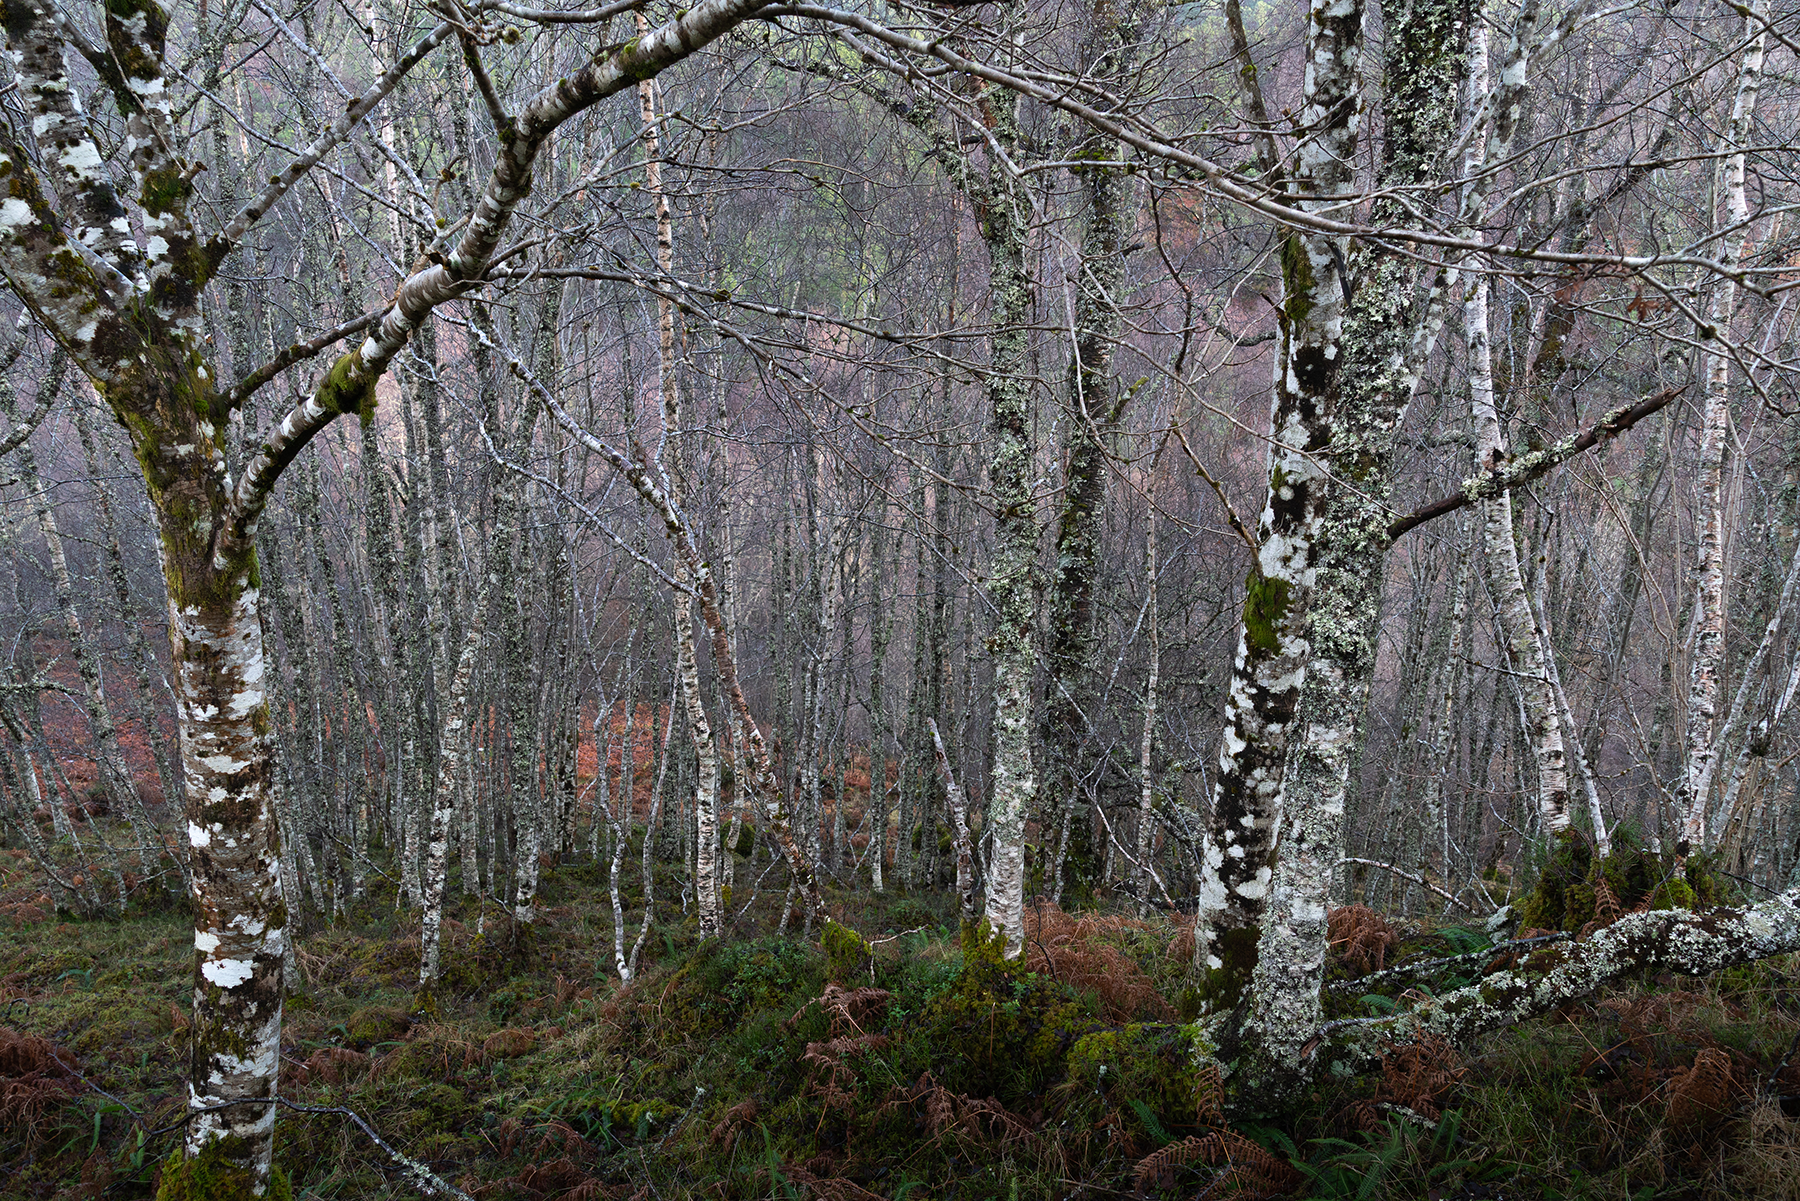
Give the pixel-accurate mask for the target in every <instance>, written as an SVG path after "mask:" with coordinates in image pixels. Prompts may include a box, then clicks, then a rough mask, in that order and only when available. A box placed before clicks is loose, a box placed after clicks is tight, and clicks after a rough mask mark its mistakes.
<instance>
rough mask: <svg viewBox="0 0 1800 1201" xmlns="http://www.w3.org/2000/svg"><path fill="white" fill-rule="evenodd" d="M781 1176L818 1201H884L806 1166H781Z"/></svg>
mask: <svg viewBox="0 0 1800 1201" xmlns="http://www.w3.org/2000/svg"><path fill="white" fill-rule="evenodd" d="M781 1174H782V1175H783V1176H785V1177H787V1182H788V1183H789V1184H797V1185H800V1186H801V1187H803V1188H805V1189H808V1190H810V1191H811V1193H812V1195H813V1196H814V1197H816V1198H818V1201H886V1198H884V1197H883V1196H882V1195H881V1194H880V1193H872V1192H870V1191H869V1190H868V1189H866V1188H864V1187H863V1186H862V1185H860V1184H858V1183H856V1182H855V1181H854V1180H845V1179H844V1178H843V1177H842V1176H820V1175H818V1174H817V1173H816V1172H814V1171H812V1170H811V1169H810V1168H808V1167H807V1166H806V1165H802V1164H791V1163H790V1164H782V1165H781Z"/></svg>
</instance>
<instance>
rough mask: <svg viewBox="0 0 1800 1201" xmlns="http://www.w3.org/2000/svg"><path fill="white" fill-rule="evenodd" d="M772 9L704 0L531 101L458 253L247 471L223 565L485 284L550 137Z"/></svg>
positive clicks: (405, 287)
mask: <svg viewBox="0 0 1800 1201" xmlns="http://www.w3.org/2000/svg"><path fill="white" fill-rule="evenodd" d="M768 2H769V0H705V2H704V3H702V4H699V5H697V6H695V7H694V8H691V9H688V10H687V11H685V12H683V13H682V14H681V15H680V16H679V17H677V18H676V19H675V20H673V21H670V22H668V23H666V24H664V25H661V26H659V27H658V28H656V29H654V30H652V31H651V32H649V33H647V34H645V35H644V36H643V37H641V38H637V39H634V40H633V41H630V42H627V43H625V44H624V45H623V46H620V47H618V48H617V49H615V50H613V51H612V52H610V53H608V54H606V55H605V57H604V58H601V59H598V60H597V61H595V62H594V63H592V64H590V65H589V66H588V67H587V68H586V69H584V70H582V71H578V72H576V73H575V74H573V75H570V76H568V77H566V78H563V79H559V80H557V81H556V82H555V83H554V84H552V85H550V86H549V87H546V88H544V89H542V90H540V91H539V92H538V93H537V94H536V95H534V96H533V97H531V99H530V100H528V101H527V102H526V103H525V105H524V106H523V108H522V109H521V110H520V112H519V115H518V116H517V117H516V118H515V119H514V120H513V121H512V123H511V126H510V128H509V129H508V130H506V131H503V132H502V134H501V137H500V152H499V154H498V156H497V157H496V159H495V162H494V168H493V171H492V172H491V173H490V174H489V176H488V181H487V186H486V187H485V188H484V189H483V190H482V194H481V199H480V201H479V202H478V203H477V204H476V206H475V211H474V212H473V213H472V214H470V216H469V222H468V226H467V227H466V228H465V229H464V230H463V234H462V237H461V238H460V239H459V240H458V241H457V243H456V246H455V247H454V249H452V250H451V252H450V253H449V254H448V255H437V256H434V257H435V261H434V262H432V263H431V264H430V265H429V266H427V267H424V268H423V269H421V270H418V271H414V272H413V273H412V274H411V275H409V276H408V277H407V278H406V279H405V280H403V281H402V282H401V284H400V286H399V288H398V289H396V290H395V292H394V298H393V300H392V301H391V302H390V303H389V304H388V306H387V308H386V309H384V310H383V311H382V313H381V316H380V318H379V320H377V321H375V322H373V323H372V324H373V327H374V328H373V329H372V330H371V331H370V333H369V335H368V336H367V337H366V338H365V339H364V340H363V343H362V345H361V346H359V347H357V348H356V349H355V350H352V351H350V352H349V353H348V354H345V355H343V356H342V357H340V358H339V359H338V360H337V362H335V363H334V364H332V366H331V369H330V370H329V371H328V372H327V373H326V375H325V378H324V379H323V380H322V381H321V382H320V383H319V385H318V386H317V387H316V388H315V389H314V390H313V392H312V394H311V395H309V396H308V397H307V398H306V400H304V401H303V402H301V404H300V405H299V406H298V407H297V408H295V409H294V410H293V411H292V412H290V413H289V414H288V415H287V417H286V418H285V419H284V420H283V421H282V423H281V427H280V428H279V429H278V430H276V431H275V433H274V434H273V435H272V436H271V437H270V438H268V439H267V440H266V441H265V442H264V443H263V445H262V447H261V449H260V450H258V452H257V453H256V455H255V456H254V457H253V458H252V460H251V461H250V462H249V463H248V464H247V465H246V466H245V469H244V473H243V476H242V477H241V478H240V479H239V480H238V484H237V487H236V488H235V489H234V490H233V494H232V500H231V509H230V511H229V513H227V514H226V518H225V520H224V522H223V523H221V525H220V528H219V533H218V535H217V538H216V539H215V543H214V559H215V561H216V562H223V561H225V560H228V559H229V558H230V557H231V556H233V555H234V554H237V553H240V552H241V551H242V549H243V548H244V547H246V546H248V545H249V542H250V540H251V539H252V538H253V536H254V533H255V526H256V520H257V518H258V517H259V516H260V515H261V513H262V510H263V506H264V505H266V504H267V503H268V498H269V492H270V490H271V489H272V488H273V487H274V485H275V481H276V479H278V478H279V477H280V475H281V472H282V470H283V469H284V468H286V466H287V465H288V463H290V462H292V461H293V458H294V456H295V455H297V454H298V453H299V452H300V450H301V448H302V447H304V446H305V445H306V443H307V442H309V441H310V440H311V439H312V437H313V435H314V434H316V433H318V432H319V431H320V430H321V429H324V428H325V426H327V425H329V424H330V423H331V421H332V419H333V418H335V417H337V416H339V415H341V414H346V413H357V414H360V415H362V416H363V417H364V419H365V420H366V419H368V418H369V417H370V416H371V415H372V414H373V412H374V407H375V384H376V381H378V380H379V379H380V378H381V376H382V375H383V374H384V373H385V372H386V371H387V368H388V365H389V364H390V363H391V362H393V359H394V356H395V355H397V354H399V353H400V350H401V348H402V347H404V346H405V345H406V342H407V339H408V338H410V337H411V336H412V333H413V331H414V330H416V329H418V328H419V326H420V325H421V324H423V323H424V321H425V319H426V318H427V317H429V316H430V315H431V312H432V310H433V309H435V308H437V306H438V305H440V304H443V303H444V302H445V301H447V300H452V299H455V298H456V297H458V296H461V295H463V294H464V293H465V292H467V291H469V290H471V289H472V288H475V287H478V286H479V285H480V283H481V281H482V279H483V277H484V276H485V275H486V273H487V271H488V268H489V267H490V266H491V265H492V264H493V262H494V258H495V256H496V253H497V252H498V250H499V248H500V239H501V237H502V236H503V235H504V234H505V232H506V227H507V225H508V224H509V223H510V221H511V219H512V215H513V212H514V211H515V210H516V209H517V208H518V206H519V203H520V202H521V201H523V200H524V199H525V197H526V196H528V195H530V193H531V173H532V168H533V166H534V165H535V164H536V162H537V156H538V152H539V151H540V150H542V149H543V147H544V145H545V143H546V142H548V141H549V138H550V135H551V134H552V133H554V132H555V131H556V129H557V128H558V127H559V126H561V125H562V123H563V122H565V121H567V120H568V119H569V118H571V117H573V116H575V115H576V114H577V113H579V112H581V111H583V110H584V109H587V108H589V107H591V106H592V105H594V104H597V103H598V102H599V101H601V100H604V99H606V98H607V97H608V96H611V95H613V94H614V93H616V92H620V91H623V90H624V89H625V88H627V87H629V86H631V85H632V84H634V83H636V82H637V81H639V80H641V79H648V78H650V77H652V76H654V75H656V74H657V73H659V72H661V71H662V70H664V69H665V68H667V67H670V66H672V65H673V64H675V63H677V62H680V61H681V60H682V59H684V58H686V57H687V56H688V55H690V54H692V53H694V52H695V51H697V50H699V49H701V48H702V47H704V46H707V45H709V44H710V43H711V42H713V41H714V40H715V39H717V38H718V37H720V36H721V35H722V34H724V33H726V32H727V31H728V30H730V29H732V28H733V27H735V26H736V25H738V24H740V23H741V22H743V21H744V20H746V19H747V18H749V17H750V16H752V15H754V14H755V13H756V12H757V11H758V10H759V9H762V8H764V7H766V6H767V5H768ZM445 36H448V30H447V31H446V33H445Z"/></svg>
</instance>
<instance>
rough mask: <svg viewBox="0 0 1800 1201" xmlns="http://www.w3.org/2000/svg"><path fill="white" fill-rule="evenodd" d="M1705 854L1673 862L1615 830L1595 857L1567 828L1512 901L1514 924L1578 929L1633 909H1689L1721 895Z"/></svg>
mask: <svg viewBox="0 0 1800 1201" xmlns="http://www.w3.org/2000/svg"><path fill="white" fill-rule="evenodd" d="M1724 899H1725V898H1724V896H1723V889H1722V888H1721V884H1720V881H1719V878H1718V876H1716V875H1715V874H1714V873H1713V871H1712V870H1711V868H1710V867H1709V865H1708V864H1707V862H1706V860H1705V858H1704V857H1703V856H1700V855H1690V856H1688V857H1687V859H1686V861H1685V863H1681V864H1680V865H1679V866H1677V860H1676V858H1675V857H1674V856H1673V855H1668V854H1657V853H1656V852H1654V851H1651V850H1649V849H1648V848H1646V847H1645V846H1643V845H1642V844H1641V843H1640V842H1639V841H1638V840H1637V839H1635V838H1634V837H1632V836H1630V834H1629V832H1625V833H1622V834H1619V835H1615V838H1614V842H1613V848H1612V854H1610V855H1608V856H1607V857H1605V858H1604V859H1599V860H1596V858H1595V856H1594V849H1593V846H1592V845H1591V844H1590V843H1589V842H1588V841H1587V840H1586V839H1585V838H1583V837H1582V836H1581V835H1579V834H1577V833H1574V832H1573V831H1570V832H1566V833H1564V834H1562V835H1560V836H1559V837H1558V838H1557V839H1556V841H1555V842H1554V843H1553V844H1552V846H1551V847H1550V850H1549V853H1548V854H1547V855H1546V856H1545V858H1544V862H1543V866H1542V868H1541V869H1540V870H1539V872H1538V877H1537V882H1536V883H1535V884H1533V885H1532V887H1531V891H1530V892H1528V893H1526V894H1525V896H1524V898H1523V899H1521V900H1520V902H1519V905H1518V912H1519V927H1520V929H1537V930H1568V931H1570V932H1572V933H1579V932H1580V931H1582V930H1583V929H1585V928H1587V927H1588V926H1589V925H1590V923H1599V924H1600V925H1605V924H1606V923H1608V922H1610V921H1612V920H1614V919H1615V918H1617V917H1619V916H1620V915H1621V914H1624V913H1630V912H1632V911H1634V910H1639V909H1694V908H1699V907H1701V906H1706V905H1716V904H1719V903H1721V902H1722V901H1723V900H1724Z"/></svg>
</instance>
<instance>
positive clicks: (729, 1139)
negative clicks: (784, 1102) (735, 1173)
mask: <svg viewBox="0 0 1800 1201" xmlns="http://www.w3.org/2000/svg"><path fill="white" fill-rule="evenodd" d="M756 1113H757V1108H756V1101H755V1100H754V1099H752V1100H749V1101H739V1102H738V1103H737V1104H736V1105H733V1106H732V1107H731V1108H730V1109H727V1110H726V1111H725V1116H724V1117H722V1118H720V1119H719V1121H718V1124H717V1125H715V1126H714V1127H713V1128H712V1132H711V1133H710V1134H709V1135H708V1136H707V1137H708V1139H709V1140H710V1141H711V1142H712V1143H713V1144H714V1145H715V1146H717V1145H721V1144H722V1145H723V1146H724V1148H725V1154H727V1155H729V1154H731V1149H732V1147H733V1145H734V1144H736V1142H737V1136H738V1131H739V1130H741V1129H742V1128H743V1127H744V1126H746V1125H748V1124H749V1123H751V1122H753V1121H755V1120H756Z"/></svg>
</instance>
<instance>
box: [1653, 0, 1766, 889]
mask: <svg viewBox="0 0 1800 1201" xmlns="http://www.w3.org/2000/svg"><path fill="white" fill-rule="evenodd" d="M1767 22H1768V16H1767V6H1766V4H1765V3H1764V2H1763V0H1756V2H1754V3H1752V4H1751V5H1750V6H1749V7H1748V8H1747V9H1746V10H1745V11H1744V37H1745V39H1746V41H1747V43H1748V44H1747V45H1746V46H1745V48H1744V57H1743V60H1742V62H1741V63H1740V65H1739V68H1738V79H1737V91H1736V94H1735V96H1734V97H1733V99H1732V104H1731V118H1730V120H1729V122H1728V123H1727V124H1726V127H1725V133H1724V137H1723V138H1722V139H1721V144H1720V147H1719V148H1720V150H1721V151H1722V152H1723V153H1724V156H1725V157H1724V161H1723V162H1722V163H1721V164H1720V168H1719V180H1718V194H1719V196H1720V198H1721V199H1722V200H1723V201H1724V205H1725V219H1724V223H1723V226H1722V230H1721V232H1722V233H1723V236H1722V237H1721V238H1720V239H1719V244H1718V252H1717V253H1718V255H1719V258H1720V261H1721V262H1722V263H1723V264H1724V266H1725V267H1726V268H1727V269H1729V268H1731V267H1734V266H1736V264H1737V263H1738V262H1739V261H1741V259H1742V257H1743V254H1744V251H1745V250H1746V249H1747V247H1748V245H1749V241H1750V233H1749V224H1750V203H1749V197H1748V195H1747V192H1746V189H1745V182H1744V181H1745V164H1744V145H1745V143H1746V142H1748V141H1749V140H1750V135H1751V128H1752V125H1753V124H1754V122H1755V119H1756V100H1757V95H1758V93H1759V91H1760V89H1761V86H1762V66H1763V55H1764V49H1765V46H1766V44H1767V40H1768V33H1767ZM1736 309H1737V281H1736V280H1735V279H1734V278H1732V277H1731V276H1722V277H1721V278H1720V279H1719V280H1718V281H1717V282H1716V283H1715V284H1714V285H1713V294H1712V304H1711V308H1710V310H1709V311H1708V313H1707V321H1708V328H1707V329H1705V330H1704V331H1702V333H1701V338H1702V339H1703V340H1704V341H1706V342H1707V344H1708V347H1709V349H1708V350H1707V352H1706V353H1705V354H1704V355H1703V356H1702V359H1701V371H1702V374H1703V376H1704V378H1705V381H1706V398H1705V401H1704V403H1703V405H1702V409H1701V427H1700V455H1699V462H1698V466H1697V467H1696V469H1695V475H1694V514H1695V524H1696V527H1697V528H1696V529H1695V532H1694V566H1693V568H1692V569H1691V572H1690V577H1691V579H1692V580H1693V605H1694V618H1693V620H1694V628H1693V651H1692V658H1691V659H1690V661H1689V665H1688V714H1687V742H1686V747H1687V753H1686V762H1685V765H1684V770H1683V772H1682V775H1681V781H1680V784H1679V785H1678V787H1677V790H1676V802H1677V805H1678V807H1679V808H1680V810H1681V817H1682V823H1681V834H1680V837H1679V839H1678V841H1677V842H1676V854H1677V855H1678V856H1685V855H1686V854H1687V853H1688V852H1689V851H1690V850H1695V849H1698V848H1699V847H1700V846H1701V845H1703V844H1704V842H1705V840H1706V812H1707V806H1708V805H1709V803H1710V802H1711V800H1712V783H1713V776H1714V773H1715V771H1716V770H1717V767H1718V761H1719V757H1720V752H1721V750H1722V747H1721V745H1720V743H1721V739H1720V738H1719V737H1718V736H1717V735H1718V731H1717V730H1716V728H1715V727H1716V724H1717V719H1718V707H1719V672H1720V670H1721V668H1722V667H1723V665H1724V658H1725V499H1724V473H1725V450H1726V445H1727V443H1728V442H1729V441H1730V438H1731V392H1732V381H1731V360H1732V355H1731V354H1730V353H1728V352H1726V351H1723V350H1715V349H1711V347H1713V346H1717V345H1718V344H1719V343H1721V342H1724V341H1726V340H1728V339H1729V338H1730V336H1731V327H1732V322H1733V318H1734V317H1735V315H1736Z"/></svg>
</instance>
